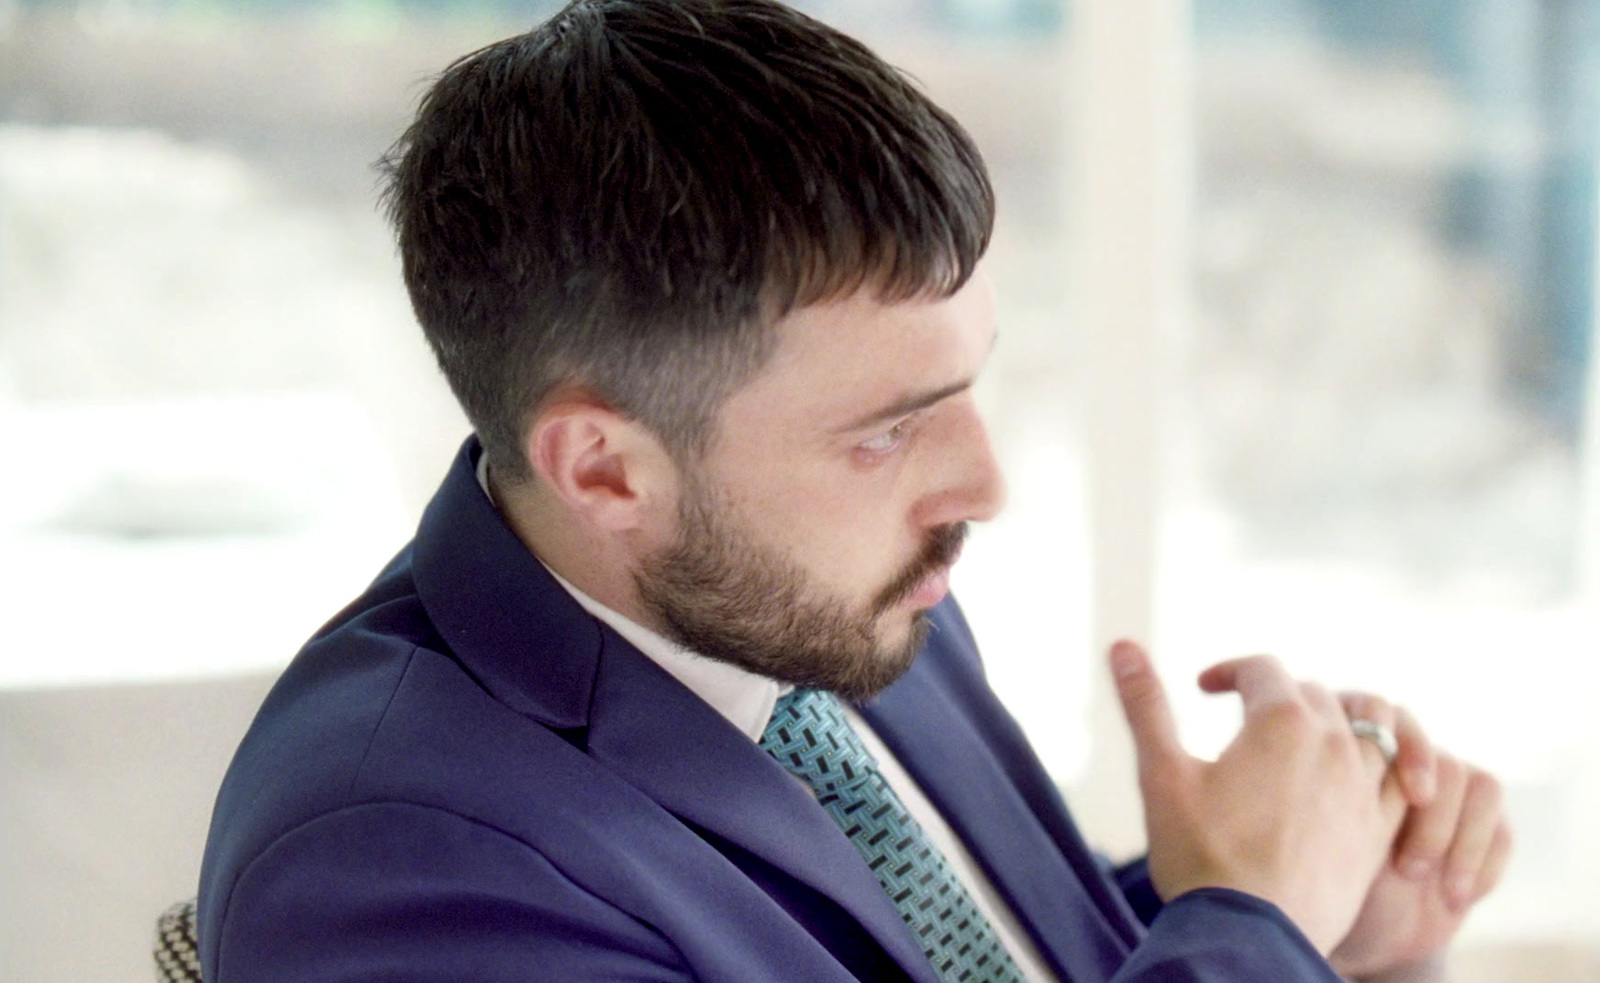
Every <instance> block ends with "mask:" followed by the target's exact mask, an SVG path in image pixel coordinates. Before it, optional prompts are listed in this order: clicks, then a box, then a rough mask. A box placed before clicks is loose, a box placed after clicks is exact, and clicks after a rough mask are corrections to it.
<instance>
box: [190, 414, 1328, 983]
mask: <svg viewBox="0 0 1600 983" xmlns="http://www.w3.org/2000/svg"><path fill="white" fill-rule="evenodd" d="M475 454H476V444H475V443H471V442H469V444H468V445H467V447H466V448H464V449H463V451H462V454H461V455H460V457H459V458H458V459H457V461H456V462H455V465H454V467H453V468H452V470H451V472H450V474H449V476H448V478H447V479H446V480H445V483H444V486H443V487H442V488H441V489H440V491H439V493H438V494H437V496H436V497H435V498H434V500H433V502H432V503H431V504H430V506H429V507H428V509H427V512H426V514H425V515H424V517H423V519H422V523H421V526H420V528H419V530H418V533H417V537H416V539H415V540H414V541H413V542H412V543H411V544H410V545H409V546H408V547H407V548H406V549H405V550H404V551H403V552H402V553H401V554H400V555H399V556H398V557H397V558H396V560H395V561H394V562H393V563H391V564H390V565H389V567H388V568H387V569H385V570H384V571H383V573H382V574H381V575H380V576H379V578H378V579H377V581H376V582H374V584H373V585H372V586H371V588H369V589H368V591H367V592H366V594H365V595H363V596H362V597H361V598H360V599H358V600H357V601H356V602H355V603H353V604H352V605H351V606H350V607H349V608H348V609H346V610H345V611H344V612H342V613H341V614H340V615H338V616H337V617H336V618H335V619H334V620H333V621H332V622H331V623H330V624H329V625H328V626H327V627H325V628H324V629H323V630H322V631H321V632H320V633H319V634H318V635H317V636H316V637H315V638H314V639H312V641H311V642H310V643H309V644H308V645H307V646H306V648H305V649H304V651H302V652H301V653H300V655H299V656H298V657H297V658H296V659H295V660H294V662H293V664H292V665H291V666H290V667H289V669H288V670H287V671H286V672H285V673H284V675H283V678H282V679H281V680H280V681H279V683H278V684H277V686H276V687H275V688H274V690H273V691H272V693H271V695H270V696H269V697H268V698H267V700H266V702H265V704H264V705H263V706H262V708H261V712H260V714H259V715H258V717H257V719H256V721H255V723H254V724H253V726H252V727H251V729H250V731H249V733H248V735H247V736H246V737H245V739H244V742H243V744H242V745H241V747H240V748H239V751H238V754H237V755H236V757H235V759H234V761H233V764H232V766H231V768H230V769H229V771H228V775H227V778H226V780H225V781H224V783H223V786H222V790H221V793H220V794H219V796H218V800H217V806H216V811H215V814H214V816H213V819H212V825H211V834H210V838H209V840H208V842H207V845H206V854H205V862H204V867H203V870H202V874H201V889H200V940H201V952H202V961H203V965H204V971H205V976H206V979H207V980H208V983H245V981H266V980H273V981H281V980H308V981H311V980H315V981H350V983H354V981H378V980H382V981H395V983H401V981H415V983H438V981H444V980H472V981H476V983H501V981H513V980H515V981H536V980H550V981H596V983H598V981H633V980H638V981H669V980H670V981H686V980H703V981H707V983H846V981H850V980H870V981H879V980H885V981H916V983H938V981H937V979H936V978H935V976H934V974H933V972H932V970H931V968H930V966H929V964H928V962H927V960H926V959H925V958H924V957H923V956H922V954H921V952H920V950H919V949H918V947H917V945H916V944H915V943H914V942H913V941H912V939H911V936H910V934H909V932H908V931H907V930H906V929H905V927H904V926H903V925H902V923H901V921H900V919H899V916H898V915H897V913H896V911H895V909H894V906H893V905H892V904H891V903H890V902H889V900H888V899H887V897H886V896H885V895H884V893H883V891H882V890H881V889H880V888H879V886H878V884H877V881H876V880H875V879H874V878H873V876H872V874H871V873H870V872H869V871H868V870H867V868H866V866H865V864H863V863H862V861H861V858H860V856H859V855H858V854H857V853H856V851H855V849H854V848H853V847H852V846H851V845H850V843H849V842H848V841H847V840H846V839H845V838H844V836H843V834H841V833H840V831H839V829H838V828H837V827H836V826H835V825H834V824H833V822H832V821H831V820H830V819H829V818H828V816H827V815H826V814H825V813H824V812H823V811H822V809H821V808H820V807H819V806H818V805H817V804H816V802H815V801H814V800H813V799H812V798H811V797H810V796H809V795H808V793H807V792H806V791H805V790H804V789H803V788H802V787H801V786H800V784H799V783H797V782H795V781H794V780H793V779H792V778H791V777H790V776H789V775H788V774H786V773H785V772H784V771H783V770H782V769H781V768H780V767H779V766H778V765H777V764H776V763H775V762H774V761H772V760H771V759H770V758H769V757H768V756H767V755H766V754H764V753H763V752H762V751H761V750H760V749H759V748H757V747H756V746H755V745H754V744H752V743H751V741H750V739H749V738H748V737H746V736H745V735H744V734H742V733H740V732H739V731H737V730H736V729H735V728H734V727H733V726H732V725H731V724H729V723H728V722H727V721H726V720H725V719H724V718H723V717H722V716H720V715H719V714H718V713H717V712H716V711H714V710H712V709H711V708H710V707H709V706H707V705H706V704H705V703H704V702H702V701H701V700H700V699H699V698H697V697H695V696H694V695H693V694H691V693H690V692H689V691H688V690H686V689H685V688H683V687H682V686H681V685H680V684H679V683H678V682H677V681H676V680H674V679H672V678H671V677H670V676H668V675H667V674H666V673H665V672H663V671H662V670H661V669H660V668H659V667H657V666H656V665H655V664H654V663H653V662H651V661H650V660H649V659H648V658H646V657H644V656H643V655H641V654H640V653H639V652H638V651H637V650H636V649H634V648H633V647H632V646H631V645H629V643H628V642H626V641H624V640H623V639H622V638H621V637H619V636H618V635H617V634H615V633H614V632H613V631H611V630H610V629H609V628H607V627H606V626H604V625H603V624H601V623H600V622H598V621H597V620H596V619H594V618H593V617H591V616H590V615H589V614H587V613H586V612H585V611H583V609H582V608H580V607H579V606H578V605H577V603H576V602H575V601H574V600H573V599H572V598H571V596H570V595H569V594H567V593H566V592H565V591H564V590H563V589H562V588H561V587H560V585H559V584H557V583H555V582H554V580H553V579H552V578H551V577H550V576H549V574H548V573H547V572H546V571H545V569H544V567H543V566H542V565H541V564H540V563H539V562H538V561H537V560H536V559H535V558H534V557H533V556H532V555H531V554H530V553H529V552H528V551H527V550H526V548H524V547H523V545H522V543H521V542H520V541H519V540H518V539H517V538H516V537H515V535H513V534H512V532H511V531H510V530H509V529H508V528H507V527H506V525H505V524H504V523H503V522H502V520H501V518H500V516H499V514H498V513H497V512H496V511H495V509H494V508H493V506H492V505H491V504H490V502H489V501H488V499H487V497H486V496H485V495H484V494H483V492H482V490H481V489H480V488H479V487H478V485H477V482H476V480H475V477H474V474H473V461H474V457H475ZM264 603H270V602H268V601H264ZM932 620H933V627H934V630H933V632H932V633H931V635H930V639H929V642H928V645H927V648H926V650H925V651H924V652H923V653H922V654H921V656H920V657H919V658H918V660H917V662H916V663H915V665H914V666H913V667H912V669H911V670H910V671H909V672H908V673H907V674H906V676H905V677H904V678H903V679H901V680H900V681H899V682H897V683H895V684H894V685H893V686H892V687H890V688H889V689H888V690H887V691H886V692H885V693H884V694H883V695H882V696H881V697H880V698H879V699H877V700H876V701H874V702H873V703H871V704H870V705H868V706H866V707H863V708H862V713H863V715H864V716H865V717H866V718H867V719H868V720H869V721H870V722H871V724H872V726H873V728H874V729H875V730H876V731H877V732H878V734H879V735H880V736H881V737H882V738H883V739H884V741H885V742H886V743H887V744H888V745H889V746H890V747H891V748H892V749H893V750H894V752H895V754H897V755H898V756H899V758H900V760H901V761H902V762H903V763H904V764H905V766H906V768H907V769H908V770H909V771H910V773H911V774H912V775H913V776H914V777H915V778H916V780H917V781H918V782H919V783H920V784H921V785H922V787H923V788H924V789H925V790H926V791H927V793H928V795H929V797H930V798H931V799H932V800H933V801H934V803H935V804H937V806H938V807H939V809H940V810H941V811H942V812H943V813H944V815H945V816H946V817H947V818H948V819H949V821H950V823H951V825H952V826H953V827H954V828H955V830H956V831H957V832H958V833H959V835H960V836H961V837H962V839H963V840H964V841H965V842H966V844H967V845H968V846H969V848H970V849H971V852H972V854H973V856H974V857H976V858H977V860H978V861H979V862H980V863H981V864H982V865H983V867H984V869H985V871H986V872H987V874H988V875H989V877H990V878H991V879H992V880H993V882H994V884H995V886H996V887H997V888H998V889H999V891H1000V892H1001V893H1002V894H1003V895H1004V896H1005V898H1006V900H1007V902H1009V904H1010V905H1011V907H1012V909H1013V910H1014V911H1015V912H1016V914H1017V916H1018V918H1019V919H1020V920H1021V922H1022V924H1023V926H1024V927H1025V929H1026V930H1027V931H1028V933H1029V934H1030V936H1031V937H1032V938H1033V940H1034V942H1035V943H1037V945H1038V947H1039V949H1040V951H1041V952H1042V953H1043V954H1044V957H1045V958H1046V959H1047V960H1048V961H1049V962H1050V963H1051V965H1052V966H1053V967H1054V968H1055V969H1056V971H1057V972H1058V973H1059V974H1060V976H1061V978H1062V979H1063V980H1068V981H1073V983H1097V981H1104V980H1111V979H1116V980H1119V981H1128V983H1132V981H1215V983H1223V981H1227V983H1241V981H1261V983H1267V981H1271V983H1301V981H1303V983H1312V981H1316V983H1334V981H1336V980H1337V977H1336V976H1334V975H1333V973H1332V971H1331V970H1330V969H1329V968H1328V966H1327V964H1326V963H1325V962H1324V961H1323V960H1322V959H1321V958H1320V957H1319V956H1318V955H1317V954H1316V952H1315V951H1314V950H1313V949H1312V947H1311V946H1310V944H1309V943H1308V942H1306V940H1305V939H1304V937H1303V936H1301V934H1300V933H1299V932H1298V931H1297V930H1296V929H1295V928H1294V926H1293V925H1291V924H1290V923H1289V922H1288V921H1287V920H1286V919H1285V918H1284V917H1283V915H1282V914H1281V913H1280V912H1279V911H1278V909H1276V908H1275V907H1273V906H1272V905H1270V904H1268V903H1266V902H1264V901H1261V900H1259V899H1256V898H1252V897H1249V896H1247V895H1243V894H1238V893H1236V892H1231V891H1223V890H1204V891H1197V892H1194V893H1191V894H1189V895H1185V896H1183V897H1181V898H1178V899H1176V900H1174V901H1173V902H1172V903H1170V904H1168V905H1166V906H1165V907H1159V906H1158V905H1157V904H1156V903H1155V902H1154V900H1153V895H1152V894H1151V893H1150V892H1149V890H1148V885H1143V886H1141V885H1139V884H1137V883H1134V884H1131V885H1123V886H1119V884H1118V883H1117V881H1116V879H1115V878H1114V877H1113V876H1112V875H1111V874H1110V873H1108V871H1107V870H1106V869H1105V868H1104V867H1103V866H1102V865H1100V864H1098V863H1097V861H1096V858H1095V856H1094V855H1093V854H1092V853H1091V852H1090V851H1089V850H1088V849H1087V848H1086V847H1085V845H1084V843H1083V841H1082V839H1081V837H1080V836H1079V834H1078V832H1077V830H1076V828H1075V827H1074V825H1073V822H1072V819H1071V817H1070V815H1069V814H1068V812H1067V809H1066V806H1065V804H1064V803H1063V802H1062V800H1061V798H1060V796H1059V794H1058V793H1057V791H1056V789H1055V786H1054V785H1053V784H1052V783H1051V781H1050V779H1049V776H1048V775H1046V774H1045V772H1044V769H1043V768H1042V767H1041V765H1040V764H1039V761H1038V759H1037V758H1036V757H1035V756H1034V754H1033V753H1032V751H1031V750H1030V749H1029V747H1028V744H1027V742H1026V740H1025V739H1024V738H1023V736H1022V733H1021V731H1020V730H1018V728H1017V726H1016V724H1015V723H1014V722H1013V721H1012V719H1011V717H1010V716H1009V715H1007V713H1006V711H1005V710H1004V709H1003V708H1002V707H1001V706H1000V704H999V703H998V702H997V701H996V699H995V696H994V694H993V693H991V692H990V690H989V688H988V686H987V685H986V684H985V682H984V677H983V668H982V665H981V663H980V662H979V659H978V655H977V650H976V648H975V646H974V644H973V639H972V636H971V634H970V632H969V631H968V629H967V626H966V624H965V622H964V621H963V620H962V618H961V615H960V612H959V611H958V610H957V609H956V607H955V605H954V604H953V603H951V602H946V603H945V604H942V605H940V606H939V608H938V609H936V610H935V611H934V612H933V613H932ZM1125 886H1126V887H1131V893H1125V892H1124V890H1123V887H1125ZM1130 897H1131V898H1132V899H1133V903H1130V900H1129V899H1130ZM1141 898H1143V899H1144V901H1143V902H1142V903H1141V902H1140V900H1139V899H1141ZM1136 907H1142V908H1143V909H1144V910H1143V911H1142V912H1141V911H1136ZM1141 914H1142V915H1143V916H1144V917H1143V918H1141V917H1140V916H1141ZM1146 921H1149V922H1150V924H1149V925H1148V926H1147V925H1146V924H1145V922H1146Z"/></svg>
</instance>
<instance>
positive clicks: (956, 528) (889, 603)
mask: <svg viewBox="0 0 1600 983" xmlns="http://www.w3.org/2000/svg"><path fill="white" fill-rule="evenodd" d="M966 539H967V524H966V523H965V522H956V523H952V524H951V525H948V526H940V527H939V528H937V529H934V530H933V531H932V532H930V533H928V541H927V542H926V543H924V544H923V546H922V551H921V552H919V553H918V554H917V556H916V558H915V559H913V560H912V561H911V562H910V563H908V564H907V565H906V568H905V570H903V571H902V572H901V573H900V575H899V576H897V577H895V578H894V580H892V581H890V583H889V586H887V587H885V588H884V589H883V590H882V591H880V592H879V594H878V596H877V598H876V599H875V600H874V601H873V602H872V612H873V614H882V613H883V612H884V611H887V610H889V609H890V608H892V607H894V606H895V605H896V604H899V603H900V602H901V601H903V600H905V599H906V598H907V597H909V596H910V595H911V592H912V591H914V590H916V589H917V585H918V584H920V583H922V581H923V580H925V579H926V578H927V576H928V575H929V574H931V573H933V572H934V571H935V570H938V569H940V568H941V567H948V566H950V565H952V564H954V563H955V562H956V558H957V557H959V556H960V555H961V546H962V544H963V543H965V542H966Z"/></svg>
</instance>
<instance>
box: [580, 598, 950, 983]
mask: <svg viewBox="0 0 1600 983" xmlns="http://www.w3.org/2000/svg"><path fill="white" fill-rule="evenodd" d="M605 634H606V644H605V648H604V650H603V652H602V655H601V663H600V672H599V675H598V677H597V679H596V683H595V693H594V704H593V707H592V709H591V716H590V725H589V737H588V748H589V752H590V754H592V755H593V756H594V757H595V758H596V759H597V760H598V761H600V762H602V763H603V764H605V765H607V766H608V767H610V768H611V769H613V770H614V771H615V772H616V773H617V774H619V775H620V776H621V777H622V778H623V779H624V780H626V781H628V782H629V783H630V784H632V785H633V786H634V787H636V788H638V789H640V790H641V791H643V792H644V793H645V794H646V795H649V796H650V797H651V798H652V799H654V800H655V801H656V802H658V803H660V804H661V805H662V806H663V807H665V808H666V809H667V810H668V811H670V812H672V813H674V814H675V815H677V816H679V817H681V818H682V819H684V820H686V821H688V822H690V823H693V824H694V825H696V826H699V827H702V828H704V829H706V830H709V831H711V832H713V833H715V834H717V835H718V836H720V837H723V838H724V839H726V840H729V841H731V842H733V843H736V844H738V845H739V846H741V847H743V848H744V849H746V850H749V851H750V852H751V853H753V854H755V855H757V856H759V857H761V858H762V859H764V860H766V861H767V862H768V863H771V864H773V865H774V866H776V867H778V868H779V869H781V870H783V871H785V872H786V873H788V874H789V875H790V876H792V877H794V878H795V879H796V880H798V881H800V882H801V883H803V884H805V885H807V886H808V887H810V888H812V889H813V890H815V891H817V892H819V893H820V894H822V895H824V896H826V897H829V898H831V899H832V900H833V901H834V902H835V903H837V904H838V905H839V906H840V907H841V908H843V909H844V910H845V911H847V912H849V914H850V915H851V917H853V918H855V919H856V920H857V921H858V922H859V923H860V924H861V925H862V926H863V927H864V928H865V929H866V930H867V931H868V932H869V933H871V935H872V936H873V938H874V939H876V940H877V942H878V943H879V944H880V945H881V946H883V948H884V950H885V951H886V952H888V954H889V955H890V957H891V958H893V959H894V960H895V961H896V962H897V963H899V964H900V965H901V966H902V967H904V968H905V970H906V972H907V975H909V976H910V977H911V978H912V979H915V980H919V981H926V983H938V980H937V977H936V976H935V975H934V974H933V968H932V966H931V965H930V964H929V963H928V960H927V958H926V957H925V956H923V954H922V951H921V949H920V948H918V947H917V945H916V943H915V942H914V941H913V939H912V937H911V933H910V932H909V931H907V929H906V927H905V923H904V922H902V921H901V920H900V914H899V912H898V911H896V910H895V907H894V904H893V903H892V902H890V900H889V898H888V896H887V895H885V894H884V892H883V888H882V887H880V886H879V884H878V881H877V879H876V878H875V877H873V875H872V873H871V871H869V870H868V869H867V867H866V865H865V864H864V863H862V861H861V855H860V854H859V853H857V852H856V850H855V847H853V846H852V845H851V844H850V841H849V840H848V839H846V838H845V836H844V834H843V833H842V832H840V830H839V827H838V826H836V825H835V824H834V822H833V820H831V819H830V818H829V817H828V815H827V813H825V812H824V811H823V810H822V808H821V807H820V806H818V805H817V803H816V800H815V799H814V798H813V797H812V795H811V793H810V791H809V790H808V789H806V788H805V786H804V785H802V784H801V783H800V782H799V781H797V780H796V779H795V778H794V777H793V776H792V775H790V774H789V773H788V772H786V771H784V770H783V768H782V767H780V766H779V765H778V763H777V762H775V761H773V760H772V759H771V758H770V757H769V756H768V755H767V754H766V753H765V752H763V751H761V750H760V749H759V748H758V747H756V746H755V745H754V744H753V743H752V742H751V741H750V739H749V738H748V737H747V736H745V735H744V734H742V733H740V732H739V731H737V730H736V729H735V728H734V727H733V726H732V725H731V724H729V723H728V722H727V720H725V719H723V717H722V716H721V715H719V714H718V713H717V712H716V711H715V710H713V709H711V708H710V707H709V706H707V705H706V704H705V703H704V702H703V701H702V700H700V699H699V698H698V697H696V696H695V695H694V694H692V693H690V692H689V691H688V690H687V689H685V688H684V687H683V686H682V685H681V684H680V683H678V681H677V680H675V679H673V678H672V677H670V676H669V675H668V674H667V673H666V672H665V671H664V670H662V669H661V668H659V667H658V666H656V665H655V664H654V663H652V662H650V661H649V660H648V659H647V658H645V657H644V656H643V655H641V654H640V653H639V652H638V651H637V650H635V649H634V648H633V647H632V646H631V645H629V644H628V643H627V642H626V641H624V640H623V639H621V638H620V637H618V636H616V635H615V634H613V633H612V632H610V631H609V630H607V631H606V633H605Z"/></svg>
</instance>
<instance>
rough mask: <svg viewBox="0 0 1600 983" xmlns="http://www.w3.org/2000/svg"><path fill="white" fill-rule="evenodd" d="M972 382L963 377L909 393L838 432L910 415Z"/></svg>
mask: <svg viewBox="0 0 1600 983" xmlns="http://www.w3.org/2000/svg"><path fill="white" fill-rule="evenodd" d="M972 384H973V380H972V379H963V380H961V381H960V382H954V383H951V384H950V385H948V386H942V387H940V388H938V389H930V390H925V391H922V392H914V393H908V394H907V395H905V396H902V397H900V398H899V399H897V400H895V401H894V402H892V403H890V404H889V405H888V406H884V407H882V408H880V409H876V410H873V411H872V412H871V413H868V414H867V415H866V416H863V417H861V418H860V419H857V420H854V421H852V422H850V423H847V424H845V425H844V426H842V427H840V428H839V429H838V430H837V431H836V432H837V433H841V434H845V433H854V432H855V431H858V430H866V429H867V428H869V427H872V426H876V425H877V424H880V423H888V422H889V421H890V420H893V419H896V418H897V417H902V416H908V415H910V414H912V413H915V412H916V411H917V410H920V409H924V408H926V407H929V406H932V405H933V404H934V403H938V402H940V401H942V400H946V399H949V398H950V397H951V396H954V395H956V394H957V393H961V392H966V391H967V390H968V389H971V388H972Z"/></svg>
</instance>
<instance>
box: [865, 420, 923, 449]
mask: <svg viewBox="0 0 1600 983" xmlns="http://www.w3.org/2000/svg"><path fill="white" fill-rule="evenodd" d="M910 422H911V421H910V420H901V421H900V422H899V423H896V424H895V425H894V426H892V427H890V428H889V429H888V430H885V431H884V432H883V433H881V434H878V435H877V436H876V437H873V438H872V439H871V440H864V441H862V442H861V443H859V444H857V445H856V447H857V448H858V449H859V450H863V451H866V452H867V453H868V454H887V453H889V452H890V451H892V450H894V449H895V448H896V447H898V446H900V441H902V440H904V439H905V436H906V429H907V426H908V425H909V424H910Z"/></svg>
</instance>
